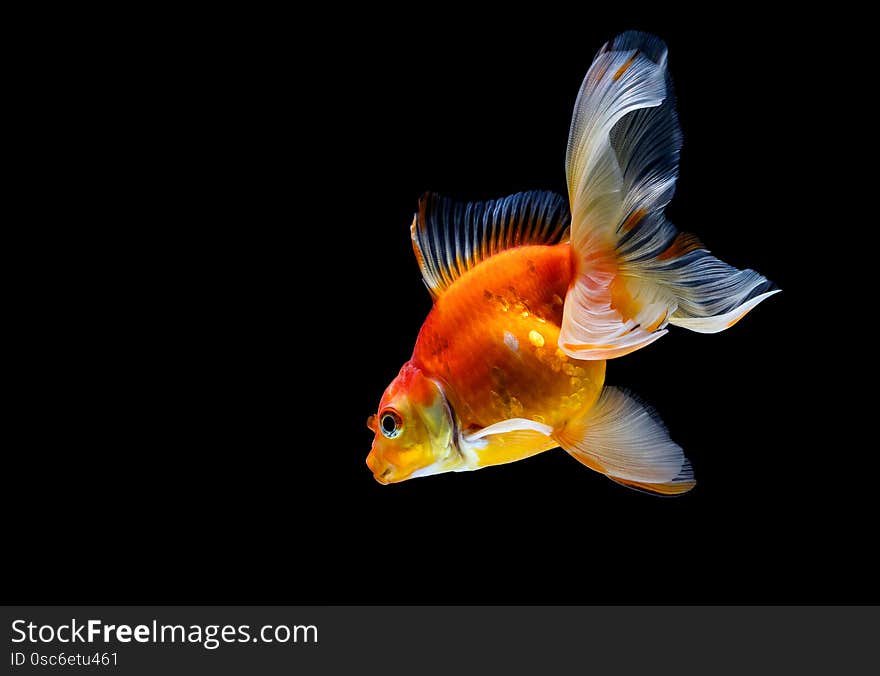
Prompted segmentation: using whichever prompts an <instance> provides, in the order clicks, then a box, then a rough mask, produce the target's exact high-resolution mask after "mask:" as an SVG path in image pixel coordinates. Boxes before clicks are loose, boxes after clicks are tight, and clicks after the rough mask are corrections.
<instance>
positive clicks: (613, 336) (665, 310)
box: [559, 31, 778, 359]
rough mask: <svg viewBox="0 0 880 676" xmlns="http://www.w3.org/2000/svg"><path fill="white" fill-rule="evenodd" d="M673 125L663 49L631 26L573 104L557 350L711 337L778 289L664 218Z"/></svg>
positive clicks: (584, 351) (585, 351) (579, 351)
mask: <svg viewBox="0 0 880 676" xmlns="http://www.w3.org/2000/svg"><path fill="white" fill-rule="evenodd" d="M680 148H681V131H680V129H679V127H678V121H677V119H676V114H675V102H674V96H673V93H672V83H671V80H670V78H669V76H668V74H667V72H666V45H665V44H664V43H663V42H662V41H661V40H659V39H657V38H655V37H653V36H650V35H646V34H644V33H637V32H633V31H630V32H628V33H624V34H622V35H619V36H618V37H616V38H615V39H614V40H612V41H611V42H609V43H608V44H606V45H605V46H604V47H603V48H602V50H601V51H600V52H599V54H598V55H597V56H596V58H595V60H594V61H593V64H592V66H590V70H589V71H588V72H587V76H586V78H585V79H584V82H583V85H582V86H581V90H580V93H579V94H578V98H577V102H576V103H575V110H574V117H573V118H572V122H571V131H570V134H569V139H568V152H567V154H566V173H567V177H568V194H569V200H570V202H571V213H572V220H571V244H572V254H573V256H574V265H575V266H576V267H575V269H576V273H577V274H576V277H575V281H574V283H573V284H572V286H571V288H570V289H569V292H568V295H567V296H566V299H565V309H564V316H563V323H562V331H561V333H560V336H559V346H560V348H562V350H563V351H565V352H566V353H567V354H569V355H570V356H572V357H574V358H576V359H611V358H613V357H619V356H621V355H624V354H627V353H628V352H632V351H633V350H637V349H639V348H640V347H643V346H645V345H647V344H649V343H651V342H653V341H654V340H656V339H657V338H659V337H660V336H662V335H663V334H665V333H666V328H665V327H666V325H667V324H675V325H678V326H683V327H685V328H688V329H690V330H692V331H699V332H702V333H715V332H718V331H723V330H724V329H726V328H728V327H730V326H732V325H733V324H734V323H736V322H737V321H738V320H739V319H740V318H741V317H742V316H743V315H744V314H745V313H747V312H748V311H749V310H751V309H752V308H753V307H755V306H756V305H757V304H758V303H760V302H761V301H762V300H764V299H765V298H767V297H768V296H770V295H772V294H774V293H776V292H777V291H778V289H774V288H773V284H772V283H771V282H770V281H768V280H767V279H766V278H764V277H763V276H761V275H760V274H758V273H757V272H755V271H754V270H738V269H736V268H734V267H732V266H730V265H727V264H726V263H724V262H722V261H720V260H718V259H717V258H715V257H714V256H712V255H710V254H709V252H708V251H706V250H705V249H704V248H703V246H702V245H701V244H700V242H699V240H697V238H696V237H694V236H693V235H689V234H687V233H684V232H678V230H676V228H675V226H673V225H672V224H671V223H670V222H669V221H668V220H666V217H665V216H664V214H663V209H664V207H665V206H666V205H667V204H668V203H669V201H670V199H672V195H673V193H674V192H675V180H676V177H677V175H678V154H679V150H680Z"/></svg>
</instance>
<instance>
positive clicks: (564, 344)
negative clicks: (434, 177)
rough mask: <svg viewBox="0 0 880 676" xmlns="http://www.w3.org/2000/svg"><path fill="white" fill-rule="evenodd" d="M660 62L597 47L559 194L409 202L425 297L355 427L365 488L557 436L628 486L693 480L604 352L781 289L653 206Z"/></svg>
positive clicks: (670, 168) (630, 36)
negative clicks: (401, 353)
mask: <svg viewBox="0 0 880 676" xmlns="http://www.w3.org/2000/svg"><path fill="white" fill-rule="evenodd" d="M666 63H667V51H666V46H665V44H663V42H662V41H660V40H659V39H657V38H655V37H653V36H650V35H646V34H643V33H637V32H628V33H624V34H622V35H619V36H617V37H616V38H614V40H612V41H610V42H609V43H607V44H606V45H605V46H604V47H603V48H602V49H601V50H600V51H599V53H598V54H597V55H596V58H595V60H594V61H593V64H592V65H591V67H590V69H589V71H588V72H587V75H586V78H585V79H584V82H583V85H582V87H581V91H580V93H579V95H578V98H577V101H576V103H575V110H574V115H573V118H572V124H571V131H570V135H569V143H568V150H567V153H566V175H567V179H568V199H567V200H566V198H564V197H561V196H559V195H556V194H554V193H550V192H543V191H534V192H525V193H517V194H515V195H511V196H508V197H505V198H500V199H497V200H489V201H486V202H470V203H460V202H454V201H452V200H450V199H447V198H442V197H440V196H438V195H434V194H430V193H428V194H426V195H424V196H423V197H422V199H421V200H420V202H419V210H418V212H417V213H416V215H415V218H414V219H413V224H412V226H411V236H412V241H413V251H414V253H415V256H416V259H417V260H418V263H419V266H420V268H421V271H422V277H423V279H424V282H425V284H426V286H427V287H428V290H429V291H430V293H431V295H432V296H433V298H434V306H433V308H432V310H431V312H430V313H429V315H428V317H427V318H426V320H425V322H424V324H423V326H422V328H421V331H420V332H419V335H418V338H417V339H416V343H415V347H414V350H413V354H412V358H411V359H410V360H409V361H408V362H406V363H405V364H404V365H403V367H402V368H401V370H400V373H399V374H398V376H397V377H396V378H395V379H394V380H393V381H392V382H391V384H390V385H389V386H388V388H386V390H385V393H384V394H383V396H382V399H381V401H380V402H379V408H378V411H377V413H376V414H375V415H373V416H371V417H370V418H369V420H368V422H367V424H368V427H369V428H370V429H371V430H372V431H373V432H374V435H375V436H374V439H373V446H372V449H371V451H370V453H369V455H368V456H367V465H368V466H369V468H370V469H371V471H372V472H373V475H374V477H375V478H376V479H377V480H378V481H379V482H381V483H395V482H399V481H403V480H406V479H411V478H416V477H422V476H428V475H431V474H440V473H445V472H452V471H468V470H475V469H480V468H483V467H488V466H491V465H497V464H502V463H507V462H512V461H515V460H520V459H523V458H527V457H529V456H531V455H534V454H536V453H540V452H543V451H547V450H549V449H551V448H555V447H557V446H560V447H562V448H563V449H565V450H566V451H567V452H568V453H569V454H570V455H572V456H573V457H574V458H575V459H577V460H578V461H579V462H580V463H582V464H583V465H586V466H587V467H589V468H591V469H593V470H596V471H598V472H601V473H602V474H605V475H606V476H607V477H609V478H610V479H612V480H614V481H616V482H618V483H620V484H623V485H625V486H628V487H630V488H636V489H639V490H642V491H646V492H649V493H653V494H658V495H680V494H682V493H686V492H687V491H689V490H690V489H691V488H692V487H693V486H694V485H695V479H694V473H693V468H692V467H691V464H690V462H689V461H688V460H687V458H686V457H685V455H684V453H683V451H682V449H681V448H680V447H679V446H678V445H677V444H676V443H675V442H674V441H673V440H672V439H671V438H670V436H669V434H668V433H667V431H666V428H665V427H664V426H663V424H662V422H661V421H660V420H659V418H658V417H657V415H656V413H655V412H654V411H653V409H651V408H650V407H648V406H646V405H645V404H643V403H642V402H641V401H640V400H638V399H637V398H636V397H635V396H634V395H632V394H629V393H627V392H625V391H622V390H619V389H617V388H614V387H608V386H605V384H604V380H605V369H606V360H610V359H616V358H618V357H622V356H624V355H626V354H629V353H630V352H633V351H634V350H638V349H641V348H643V347H645V346H647V345H649V344H651V343H652V342H654V341H655V340H657V339H659V338H661V337H662V336H664V335H665V334H666V333H667V332H668V327H669V326H670V325H673V326H679V327H682V328H686V329H689V330H691V331H696V332H700V333H715V332H718V331H723V330H726V329H727V328H730V327H731V326H733V325H734V324H736V323H737V322H738V321H739V320H740V319H741V318H742V317H743V316H744V315H745V314H746V313H747V312H749V311H750V310H751V309H753V308H754V307H755V306H757V305H758V304H759V303H760V302H762V301H763V300H765V299H766V298H768V297H769V296H771V295H773V294H774V293H777V292H778V289H776V288H775V287H774V286H773V284H772V283H771V282H770V281H769V280H767V279H766V278H765V277H763V276H762V275H760V274H758V273H757V272H755V271H754V270H739V269H737V268H734V267H732V266H730V265H728V264H727V263H724V262H723V261H721V260H719V259H718V258H715V257H714V256H712V255H711V254H710V253H709V252H708V251H707V250H706V249H705V247H704V246H703V245H702V244H701V243H700V242H699V240H698V239H697V238H696V237H694V236H693V235H690V234H688V233H684V232H679V231H678V230H677V229H676V228H675V226H673V225H672V224H671V223H670V222H669V221H668V220H667V219H666V217H665V215H664V208H665V206H666V204H667V203H668V202H669V200H670V199H671V198H672V194H673V192H674V186H675V180H676V178H677V173H678V153H679V149H680V147H681V132H680V130H679V128H678V123H677V119H676V114H675V107H674V101H673V96H672V88H671V81H670V78H669V75H668V73H667V70H666Z"/></svg>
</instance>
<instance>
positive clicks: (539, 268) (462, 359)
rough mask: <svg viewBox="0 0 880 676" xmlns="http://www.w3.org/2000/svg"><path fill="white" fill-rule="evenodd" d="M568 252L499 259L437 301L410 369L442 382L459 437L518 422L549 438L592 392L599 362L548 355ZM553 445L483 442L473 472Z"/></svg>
mask: <svg viewBox="0 0 880 676" xmlns="http://www.w3.org/2000/svg"><path fill="white" fill-rule="evenodd" d="M570 277H571V260H570V247H569V245H568V244H557V245H553V246H542V245H533V246H525V247H518V248H515V249H510V250H507V251H503V252H502V253H500V254H498V255H496V256H493V257H491V258H489V259H488V260H486V261H485V262H484V263H483V264H481V265H479V266H477V267H475V268H474V269H473V270H470V271H469V272H467V273H466V274H465V275H463V276H462V277H460V278H459V279H457V280H456V281H455V282H454V283H453V284H452V285H451V286H450V287H449V288H448V289H447V290H446V291H445V292H444V294H443V295H442V296H440V297H439V298H438V299H437V302H436V303H435V305H434V307H433V309H432V310H431V312H430V314H429V315H428V317H427V319H426V320H425V323H424V325H423V326H422V330H421V332H420V333H419V336H418V338H417V340H416V345H415V349H414V351H413V357H412V362H413V364H414V365H415V366H417V367H418V368H419V369H421V370H422V372H423V373H425V374H426V375H428V376H429V377H432V378H436V379H437V380H438V381H439V382H441V383H442V384H443V391H444V392H445V394H446V397H447V398H448V400H449V403H450V405H451V407H452V409H453V410H454V411H455V412H456V413H457V415H458V419H459V424H460V425H461V427H462V428H463V429H464V430H478V429H482V428H486V427H488V426H489V425H492V424H493V423H496V422H498V421H501V420H508V419H514V418H523V419H528V420H533V421H536V422H538V423H542V424H546V425H548V426H550V427H552V428H553V429H554V430H556V429H560V428H562V427H563V426H564V425H565V423H566V421H567V420H569V419H572V418H577V417H580V416H581V415H582V413H583V412H585V411H586V410H587V409H588V408H589V407H590V406H592V405H593V404H594V403H595V401H596V399H598V397H599V393H600V392H601V390H602V383H603V381H604V377H605V361H604V360H592V361H581V360H576V359H573V358H571V357H569V356H568V355H566V354H565V353H564V352H563V351H562V350H561V349H560V348H559V347H558V344H557V343H558V339H559V331H560V326H561V324H562V308H563V299H564V298H565V294H566V292H567V290H568V285H569V281H570ZM556 445H558V444H557V443H556V442H555V441H554V440H553V439H551V438H548V437H547V436H546V435H543V434H539V433H533V434H523V433H522V431H513V432H508V433H506V434H498V435H491V437H489V438H487V442H486V445H485V446H481V447H480V448H477V449H475V451H474V452H475V454H476V465H477V466H478V467H485V466H488V465H495V464H500V463H503V462H511V461H513V460H518V459H520V458H525V457H528V456H530V455H534V454H535V453H539V452H541V451H544V450H547V449H549V448H552V447H554V446H556Z"/></svg>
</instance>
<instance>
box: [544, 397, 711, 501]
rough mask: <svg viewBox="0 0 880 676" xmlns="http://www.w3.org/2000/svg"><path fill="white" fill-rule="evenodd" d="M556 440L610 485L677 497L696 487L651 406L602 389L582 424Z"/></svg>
mask: <svg viewBox="0 0 880 676" xmlns="http://www.w3.org/2000/svg"><path fill="white" fill-rule="evenodd" d="M555 438H556V439H557V441H558V442H559V445H560V446H562V447H563V448H564V449H565V450H566V451H568V453H569V454H571V455H572V456H573V457H574V458H575V459H577V460H578V461H579V462H581V463H582V464H584V465H586V466H587V467H589V468H590V469H593V470H595V471H597V472H601V473H602V474H605V475H606V476H607V477H608V478H609V479H611V480H612V481H616V482H617V483H619V484H622V485H624V486H627V487H629V488H635V489H637V490H642V491H645V492H648V493H653V494H656V495H681V494H683V493H686V492H688V491H689V490H690V489H691V488H693V487H694V486H695V485H696V481H695V480H694V472H693V468H692V467H691V464H690V462H689V461H688V459H687V458H686V457H685V455H684V452H683V451H682V450H681V447H680V446H679V445H678V444H676V443H675V442H674V441H672V439H670V438H669V434H668V432H667V431H666V427H665V426H664V425H663V423H662V422H661V421H660V418H659V417H658V416H657V414H656V413H655V412H654V411H653V409H651V408H650V407H648V406H646V405H645V404H642V403H641V402H640V401H638V400H637V399H636V398H635V397H633V396H632V395H630V394H628V393H625V392H623V391H621V390H619V389H617V388H614V387H606V388H605V389H604V390H603V392H602V395H601V397H600V398H599V401H597V402H596V405H595V406H593V408H591V409H590V410H589V411H588V412H587V414H586V415H585V416H584V418H582V419H581V420H577V421H572V422H569V424H568V425H566V426H565V428H564V429H562V430H561V431H559V432H557V433H556V434H555Z"/></svg>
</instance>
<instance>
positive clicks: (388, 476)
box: [367, 453, 400, 485]
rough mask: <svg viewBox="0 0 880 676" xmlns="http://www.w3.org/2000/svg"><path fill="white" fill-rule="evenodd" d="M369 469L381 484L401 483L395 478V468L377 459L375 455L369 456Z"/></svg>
mask: <svg viewBox="0 0 880 676" xmlns="http://www.w3.org/2000/svg"><path fill="white" fill-rule="evenodd" d="M367 467H368V468H369V469H370V471H371V472H372V473H373V478H374V479H375V480H376V481H378V482H379V483H380V484H383V485H384V484H391V483H395V482H397V481H400V479H397V478H395V477H394V476H393V473H394V466H393V465H390V464H388V463H387V462H383V461H382V460H380V459H379V458H377V457H375V455H374V454H373V453H370V454H369V455H368V456H367Z"/></svg>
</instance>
